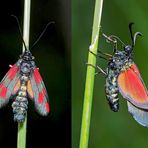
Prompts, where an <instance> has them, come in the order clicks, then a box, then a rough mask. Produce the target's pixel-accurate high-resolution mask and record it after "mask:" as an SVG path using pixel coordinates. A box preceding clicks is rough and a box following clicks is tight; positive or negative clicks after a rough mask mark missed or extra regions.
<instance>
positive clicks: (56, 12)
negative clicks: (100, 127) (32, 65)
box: [0, 0, 71, 148]
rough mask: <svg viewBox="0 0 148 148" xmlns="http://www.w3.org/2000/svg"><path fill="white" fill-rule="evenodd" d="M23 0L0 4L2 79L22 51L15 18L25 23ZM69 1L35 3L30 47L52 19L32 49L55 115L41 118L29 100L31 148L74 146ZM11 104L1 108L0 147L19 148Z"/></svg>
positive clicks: (32, 13) (0, 72) (0, 70)
mask: <svg viewBox="0 0 148 148" xmlns="http://www.w3.org/2000/svg"><path fill="white" fill-rule="evenodd" d="M23 8H24V1H23V0H21V1H19V0H15V1H11V0H5V1H2V2H1V5H0V79H2V78H3V76H4V75H5V74H6V72H7V71H8V70H9V67H8V65H9V64H14V63H15V62H16V61H17V59H18V58H19V55H20V54H21V52H22V41H21V37H20V34H19V31H18V26H17V23H16V21H15V19H13V18H12V17H10V15H11V14H13V15H16V16H17V17H18V19H19V21H20V25H21V28H23V27H22V24H23ZM70 16H71V14H70V1H69V0H50V1H47V0H42V1H40V0H32V2H31V24H30V46H31V45H32V44H33V43H34V42H35V41H36V39H37V37H38V36H39V35H40V33H41V32H42V31H43V29H44V27H45V26H46V24H47V23H48V22H50V21H54V22H55V24H52V25H50V26H49V27H48V29H47V31H46V32H45V34H44V35H43V37H42V38H41V39H40V41H39V42H38V43H37V44H36V45H35V47H34V48H33V49H32V50H31V52H32V54H33V55H34V56H35V58H36V59H35V61H36V65H37V66H38V67H39V68H40V73H41V75H42V78H43V80H44V83H45V85H46V87H47V91H48V95H49V99H50V106H51V113H50V115H49V116H48V117H40V116H39V115H38V114H37V113H36V112H35V110H34V106H33V103H32V102H29V110H28V123H27V148H31V147H36V148H40V147H42V148H43V147H46V148H48V147H50V148H58V147H64V148H69V147H70V145H71V99H70V98H71V92H70V91H71V89H70V88H71V84H70V42H71V38H70V37H71V35H70V30H71V29H70ZM11 103H12V102H10V103H9V104H8V106H6V107H5V108H3V109H1V110H0V147H2V148H3V147H5V148H8V147H11V148H16V147H17V146H16V144H17V123H14V121H13V113H12V108H11Z"/></svg>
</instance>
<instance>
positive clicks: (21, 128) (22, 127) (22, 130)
mask: <svg viewBox="0 0 148 148" xmlns="http://www.w3.org/2000/svg"><path fill="white" fill-rule="evenodd" d="M30 8H31V0H24V23H23V39H24V42H25V44H26V47H27V49H29V30H30ZM22 52H25V47H24V44H23V47H22ZM26 128H27V115H26V118H25V121H24V122H22V123H18V135H17V148H26V130H27V129H26Z"/></svg>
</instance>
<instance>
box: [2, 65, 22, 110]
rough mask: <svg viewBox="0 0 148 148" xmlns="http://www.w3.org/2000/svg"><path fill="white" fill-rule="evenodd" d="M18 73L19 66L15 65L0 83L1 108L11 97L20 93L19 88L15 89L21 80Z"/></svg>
mask: <svg viewBox="0 0 148 148" xmlns="http://www.w3.org/2000/svg"><path fill="white" fill-rule="evenodd" d="M18 71H19V68H18V66H17V64H14V65H13V66H12V67H11V68H10V70H9V71H8V72H7V74H6V75H5V77H4V78H3V79H2V81H1V82H0V108H1V107H3V106H4V105H5V104H7V103H8V101H9V99H10V97H11V95H15V94H16V93H17V91H18V88H15V86H16V84H17V82H18V80H19V72H18ZM14 88H15V89H14Z"/></svg>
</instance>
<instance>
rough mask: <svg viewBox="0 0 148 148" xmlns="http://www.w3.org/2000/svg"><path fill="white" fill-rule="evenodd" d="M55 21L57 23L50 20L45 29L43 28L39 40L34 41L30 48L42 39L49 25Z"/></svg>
mask: <svg viewBox="0 0 148 148" xmlns="http://www.w3.org/2000/svg"><path fill="white" fill-rule="evenodd" d="M54 23H55V22H54V21H52V22H49V23H48V24H47V25H46V26H45V28H44V30H43V31H42V33H41V34H40V35H39V37H38V38H37V40H36V41H35V42H34V43H33V45H32V46H31V48H30V49H32V48H33V47H34V46H35V45H36V44H37V42H38V41H39V40H40V39H41V37H42V36H43V35H44V33H45V31H46V30H47V28H48V26H49V25H51V24H54Z"/></svg>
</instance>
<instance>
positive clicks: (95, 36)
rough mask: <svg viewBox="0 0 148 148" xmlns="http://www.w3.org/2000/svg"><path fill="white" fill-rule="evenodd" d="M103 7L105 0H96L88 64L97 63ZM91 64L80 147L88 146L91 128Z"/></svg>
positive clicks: (92, 69)
mask: <svg viewBox="0 0 148 148" xmlns="http://www.w3.org/2000/svg"><path fill="white" fill-rule="evenodd" d="M102 7H103V0H96V2H95V10H94V20H93V28H92V39H91V45H90V47H89V51H91V52H93V53H94V54H92V53H91V52H88V64H90V65H96V56H95V54H97V48H98V40H99V30H100V22H101V15H102ZM90 65H89V66H87V72H86V82H85V92H84V104H83V115H82V125H81V135H80V145H79V148H88V140H89V128H90V120H91V107H92V98H93V87H94V77H95V68H94V67H92V66H90Z"/></svg>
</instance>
